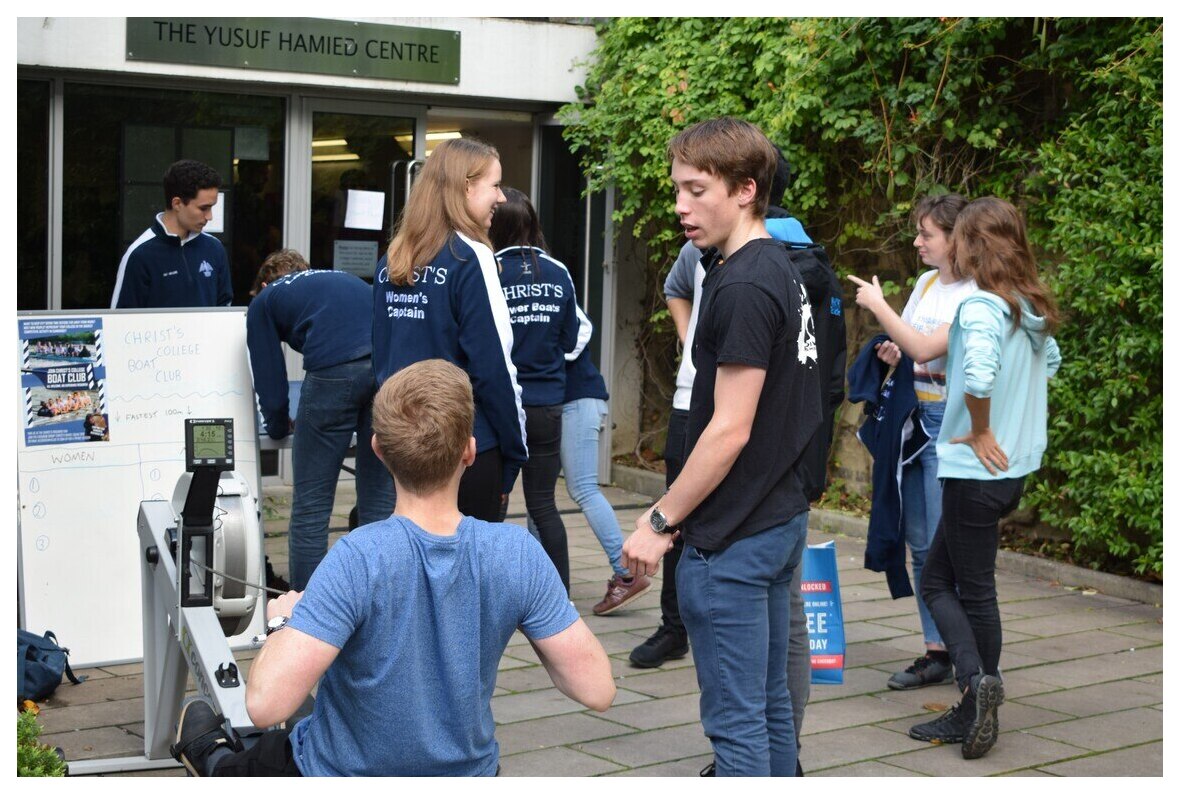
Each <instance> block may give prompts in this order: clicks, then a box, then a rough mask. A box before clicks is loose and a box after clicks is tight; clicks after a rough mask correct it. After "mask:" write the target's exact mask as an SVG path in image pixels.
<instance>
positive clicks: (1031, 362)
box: [909, 197, 1061, 758]
mask: <svg viewBox="0 0 1180 794" xmlns="http://www.w3.org/2000/svg"><path fill="white" fill-rule="evenodd" d="M951 262H952V263H953V267H954V269H955V271H956V272H957V273H958V274H959V275H960V277H961V278H974V279H975V283H976V285H977V286H978V287H979V291H978V292H976V293H974V294H972V295H971V296H969V297H967V298H965V299H964V300H963V302H962V303H961V304H959V310H958V312H957V314H956V315H955V321H954V323H952V325H951V329H950V335H949V339H948V350H947V369H946V385H947V401H946V414H945V416H944V418H943V423H942V429H941V430H940V432H939V435H938V476H939V478H940V479H941V480H942V484H943V490H942V521H941V522H940V524H939V526H938V531H937V532H936V533H935V536H934V540H933V542H932V543H931V545H930V552H929V554H928V556H927V558H926V568H925V571H924V573H923V576H922V583H921V588H922V597H923V598H924V599H925V601H926V605H927V607H928V608H929V609H930V613H931V614H932V615H933V616H934V622H935V623H936V624H937V625H938V631H939V633H940V634H941V635H942V638H943V640H944V641H945V642H946V645H947V650H948V651H949V652H950V655H951V660H952V661H953V662H954V668H955V677H956V680H957V682H958V684H959V688H960V690H962V691H963V699H962V700H961V701H960V703H959V704H958V705H957V706H955V707H953V708H951V709H950V710H949V711H947V712H946V713H944V714H943V715H942V716H940V717H938V718H937V719H935V720H933V721H931V722H927V723H923V724H920V725H915V726H914V727H912V728H911V729H910V732H909V733H910V736H912V737H913V738H915V739H921V740H925V741H936V742H938V743H952V742H962V745H963V746H962V754H963V757H964V758H979V757H981V756H982V755H984V754H985V753H986V752H987V751H988V750H990V749H991V748H992V746H993V745H994V744H995V742H996V737H997V734H998V732H999V721H998V718H997V711H998V709H999V705H1000V703H1002V702H1003V700H1004V687H1003V683H1002V682H1001V680H1000V674H999V661H1000V646H1001V641H1002V637H1001V631H1000V610H999V603H998V601H997V598H996V576H995V573H996V551H997V548H998V545H999V521H1000V519H1001V518H1003V517H1004V516H1005V515H1007V514H1008V513H1010V512H1011V511H1012V510H1013V509H1015V508H1016V506H1017V504H1019V502H1020V495H1021V491H1022V489H1023V486H1024V477H1025V475H1027V474H1029V473H1030V472H1033V471H1036V470H1037V469H1038V468H1039V467H1040V465H1041V455H1042V454H1043V453H1044V451H1045V440H1046V417H1047V391H1048V379H1049V378H1051V377H1052V376H1053V374H1054V373H1055V372H1056V371H1057V368H1058V366H1059V365H1060V363H1061V356H1060V353H1059V352H1058V349H1057V343H1056V342H1055V341H1054V340H1053V337H1052V335H1051V334H1052V333H1053V330H1054V329H1055V328H1056V326H1057V321H1058V318H1057V306H1056V303H1055V301H1054V300H1053V295H1052V293H1050V291H1049V289H1048V288H1047V287H1046V286H1045V284H1044V283H1043V282H1042V281H1041V279H1040V276H1039V275H1038V273H1037V266H1036V260H1035V259H1034V258H1033V254H1032V249H1031V248H1030V247H1029V244H1028V238H1027V235H1026V233H1025V227H1024V220H1023V219H1022V218H1021V216H1020V213H1019V212H1018V211H1017V210H1016V208H1015V207H1013V206H1012V205H1011V204H1009V203H1008V202H1006V201H1002V200H1000V199H997V198H994V197H987V198H981V199H976V200H975V201H972V202H971V203H970V204H968V205H967V206H966V207H965V208H964V209H963V210H962V212H960V213H959V217H958V218H957V219H956V221H955V230H954V236H953V238H952V247H951Z"/></svg>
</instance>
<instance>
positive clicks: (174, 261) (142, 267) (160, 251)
mask: <svg viewBox="0 0 1180 794" xmlns="http://www.w3.org/2000/svg"><path fill="white" fill-rule="evenodd" d="M162 217H163V213H160V214H159V215H157V216H156V219H155V220H154V221H153V222H152V225H151V227H150V228H148V230H147V231H145V232H144V233H143V234H141V235H140V236H139V239H137V240H136V241H135V242H133V243H132V244H131V245H130V246H129V247H128V248H127V251H126V253H124V254H123V260H122V261H121V262H119V274H118V275H117V276H116V277H115V291H114V294H113V295H112V296H111V308H112V309H154V308H161V309H163V308H181V307H191V306H229V305H230V303H232V302H233V299H234V291H233V285H232V284H231V283H230V278H229V257H228V256H226V253H225V247H224V246H223V245H222V244H221V241H220V240H218V239H217V238H216V237H214V236H213V235H211V234H207V233H205V232H201V233H200V234H193V235H189V237H188V239H186V240H185V241H184V242H181V241H180V238H179V237H177V236H176V235H175V234H172V233H171V232H169V231H168V230H167V229H165V228H164V224H163V222H162V221H161V218H162Z"/></svg>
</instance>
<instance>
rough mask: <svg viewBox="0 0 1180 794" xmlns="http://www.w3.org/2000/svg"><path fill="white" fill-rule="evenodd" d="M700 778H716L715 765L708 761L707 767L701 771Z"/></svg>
mask: <svg viewBox="0 0 1180 794" xmlns="http://www.w3.org/2000/svg"><path fill="white" fill-rule="evenodd" d="M700 776H701V777H717V765H716V764H714V763H713V762H712V761H710V762H709V765H708V766H706V767H705V768H704V769H702V770H701V775H700Z"/></svg>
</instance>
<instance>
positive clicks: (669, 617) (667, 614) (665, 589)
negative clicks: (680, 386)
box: [660, 408, 688, 637]
mask: <svg viewBox="0 0 1180 794" xmlns="http://www.w3.org/2000/svg"><path fill="white" fill-rule="evenodd" d="M687 436H688V411H681V410H679V409H677V408H673V409H672V415H671V416H670V417H668V436H667V439H666V440H665V441H664V487H665V488H671V487H672V483H673V482H675V480H676V478H677V477H679V476H680V470H681V469H683V468H684V461H685V458H686V457H687V456H686V455H685V454H684V451H685V450H684V448H685V445H686V444H687V442H688V438H687ZM683 552H684V539H683V538H681V537H679V536H678V537H677V538H676V540H675V541H674V542H673V543H672V548H671V549H669V550H668V553H667V554H665V555H664V581H663V583H662V584H661V585H660V619H661V621H662V622H663V624H664V625H665V626H667V627H668V628H669V629H672V630H673V631H675V632H676V633H677V634H679V635H680V636H681V637H687V636H688V632H687V631H686V630H685V628H684V621H682V620H681V619H680V601H679V599H678V598H677V597H676V565H677V564H678V563H679V562H680V555H681V554H682V553H683Z"/></svg>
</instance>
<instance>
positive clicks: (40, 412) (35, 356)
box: [18, 317, 110, 446]
mask: <svg viewBox="0 0 1180 794" xmlns="http://www.w3.org/2000/svg"><path fill="white" fill-rule="evenodd" d="M18 323H19V333H20V341H21V365H20V366H21V369H20V389H21V398H22V403H23V405H24V420H25V422H24V424H25V427H24V432H25V445H26V446H36V445H41V444H73V443H75V442H78V441H109V440H110V427H109V425H110V423H109V416H108V414H107V405H106V365H105V362H104V359H103V355H102V318H99V317H68V318H44V319H35V320H19V321H18Z"/></svg>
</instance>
